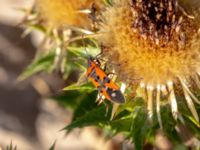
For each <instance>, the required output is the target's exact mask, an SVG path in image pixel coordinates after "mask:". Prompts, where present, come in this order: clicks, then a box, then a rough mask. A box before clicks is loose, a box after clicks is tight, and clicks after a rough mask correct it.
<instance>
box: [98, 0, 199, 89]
mask: <svg viewBox="0 0 200 150" xmlns="http://www.w3.org/2000/svg"><path fill="white" fill-rule="evenodd" d="M131 2H132V3H130V1H129V0H114V4H113V6H111V7H109V8H107V10H106V11H105V12H104V13H103V14H102V18H103V19H102V20H103V23H102V26H101V27H100V32H102V33H103V34H102V36H101V37H100V38H99V41H100V42H101V43H102V45H103V46H104V49H103V54H104V55H105V57H107V58H108V60H110V61H111V62H112V64H114V69H115V70H116V72H117V74H118V75H119V77H120V79H121V80H123V81H127V79H128V80H129V81H133V80H134V79H142V81H143V82H144V83H146V84H151V85H155V86H156V84H166V83H167V81H169V80H170V81H176V79H177V78H178V77H184V78H185V77H190V76H192V75H193V74H195V73H196V72H197V71H198V70H199V66H200V39H199V35H198V34H199V33H198V29H199V24H198V21H197V19H191V18H189V17H188V16H186V15H184V13H183V11H181V10H180V9H179V7H180V8H181V6H179V4H178V3H177V1H172V0H165V1H163V0H159V1H154V0H149V1H148V2H147V1H145V0H132V1H131Z"/></svg>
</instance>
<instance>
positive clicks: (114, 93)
mask: <svg viewBox="0 0 200 150" xmlns="http://www.w3.org/2000/svg"><path fill="white" fill-rule="evenodd" d="M106 91H107V93H108V95H109V96H110V99H111V100H112V101H113V102H116V103H120V104H122V103H125V98H124V95H123V94H122V92H121V91H120V90H113V89H111V88H107V89H106Z"/></svg>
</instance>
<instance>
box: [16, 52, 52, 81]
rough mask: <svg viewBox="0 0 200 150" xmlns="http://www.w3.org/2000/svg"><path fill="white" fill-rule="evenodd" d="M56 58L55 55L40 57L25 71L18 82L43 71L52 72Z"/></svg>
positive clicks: (49, 54)
mask: <svg viewBox="0 0 200 150" xmlns="http://www.w3.org/2000/svg"><path fill="white" fill-rule="evenodd" d="M54 57H55V54H54V53H48V54H47V55H43V56H41V57H39V58H38V59H37V60H35V61H34V62H33V63H32V64H30V65H29V66H28V67H27V68H26V69H25V71H24V72H23V73H22V74H21V75H20V76H19V78H18V80H19V81H21V80H25V79H26V78H28V77H30V76H31V75H33V74H35V73H38V72H41V71H48V72H49V71H51V69H52V64H53V61H54Z"/></svg>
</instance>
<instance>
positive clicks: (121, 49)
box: [21, 0, 200, 150]
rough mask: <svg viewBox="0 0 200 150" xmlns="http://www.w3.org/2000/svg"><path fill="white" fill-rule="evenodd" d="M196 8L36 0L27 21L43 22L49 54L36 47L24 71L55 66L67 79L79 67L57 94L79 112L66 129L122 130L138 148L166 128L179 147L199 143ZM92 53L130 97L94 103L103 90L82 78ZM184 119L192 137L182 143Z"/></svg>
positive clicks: (191, 4)
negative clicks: (71, 81)
mask: <svg viewBox="0 0 200 150" xmlns="http://www.w3.org/2000/svg"><path fill="white" fill-rule="evenodd" d="M199 11H200V2H198V1H195V0H192V1H189V0H157V1H154V0H112V1H108V0H107V1H101V0H83V1H81V0H74V1H64V0H57V1H54V0H53V1H52V0H51V1H50V0H40V1H39V0H38V1H36V5H35V7H34V8H33V10H32V11H31V13H29V14H28V16H29V17H27V19H25V21H24V25H25V27H26V29H27V28H28V29H29V28H30V27H33V26H34V27H36V29H37V27H38V26H39V27H40V29H41V27H42V29H43V30H42V31H43V33H44V35H45V38H44V42H43V49H47V50H48V52H49V53H45V54H40V53H39V54H38V57H36V59H35V60H34V61H33V63H32V64H30V66H29V67H28V68H27V69H26V70H25V72H24V73H22V75H21V78H22V79H24V78H26V77H28V76H30V75H32V74H34V73H36V72H41V71H49V70H50V72H52V71H55V70H57V69H58V70H60V71H61V72H62V74H63V78H64V79H65V80H66V79H67V77H68V75H69V74H70V73H72V72H74V71H78V72H79V79H78V80H77V81H74V84H72V85H69V86H67V87H65V88H64V92H63V93H62V95H58V96H55V97H54V98H55V99H56V100H57V102H58V103H60V104H62V105H63V106H64V107H71V108H72V109H73V111H74V117H73V120H72V123H71V124H70V125H67V126H66V127H65V128H64V130H67V131H68V132H70V131H71V130H73V129H74V128H82V127H85V126H91V125H92V126H97V127H99V128H101V129H102V130H103V131H104V132H106V133H107V136H108V137H112V136H114V135H116V134H119V133H120V134H123V135H124V138H125V139H127V140H131V141H132V142H133V144H134V147H135V149H138V150H139V149H143V146H144V145H145V144H146V143H151V144H152V145H155V137H156V133H157V131H159V130H161V131H162V132H163V134H164V136H166V137H168V138H169V139H170V141H171V142H172V144H173V147H174V149H176V148H177V149H178V147H180V146H182V147H184V148H185V149H187V146H188V147H191V148H192V149H198V148H200V147H199V146H200V143H199V138H200V132H199V128H200V124H199V112H200V105H199V104H200V99H199V97H200V92H199V90H200V38H199V36H200V35H199V34H200V25H199V22H200V17H199V15H200V12H199ZM31 15H34V16H35V17H34V19H32V18H31V17H30V16H31ZM29 18H31V19H29ZM30 24H31V26H30ZM47 39H48V40H47ZM38 51H41V49H39V50H38ZM50 52H51V53H50ZM88 55H91V56H93V57H96V58H97V59H98V58H99V61H100V67H102V68H106V70H105V71H106V72H107V74H109V73H110V72H112V74H113V76H109V78H111V80H113V81H114V82H115V83H117V84H118V85H119V86H122V88H121V89H122V92H124V93H123V94H124V96H125V97H126V102H125V104H121V105H118V104H115V103H112V102H110V101H106V100H104V101H103V102H104V103H105V105H103V104H102V105H97V103H96V102H95V101H96V99H97V97H98V96H97V95H99V94H100V93H98V91H97V90H96V89H95V88H94V86H93V85H91V84H90V83H88V82H85V81H83V79H84V77H85V76H86V75H85V72H86V70H87V59H88V57H89V56H88ZM74 60H76V61H74ZM38 66H40V67H38ZM52 66H53V68H52ZM38 68H39V69H38ZM107 108H108V109H107ZM180 126H184V127H185V128H186V129H187V130H188V131H189V132H191V134H192V135H193V137H194V139H195V140H194V142H193V143H192V144H190V145H187V144H185V143H187V142H186V141H183V139H182V135H181V134H180ZM125 141H126V140H125ZM184 142H185V143H184Z"/></svg>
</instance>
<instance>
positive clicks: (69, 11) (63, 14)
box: [36, 0, 102, 28]
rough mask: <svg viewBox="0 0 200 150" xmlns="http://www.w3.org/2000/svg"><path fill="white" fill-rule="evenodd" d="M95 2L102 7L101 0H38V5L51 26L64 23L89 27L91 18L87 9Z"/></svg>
mask: <svg viewBox="0 0 200 150" xmlns="http://www.w3.org/2000/svg"><path fill="white" fill-rule="evenodd" d="M93 3H95V4H96V5H97V6H99V7H100V5H101V4H102V3H101V0H36V7H37V9H38V11H39V12H40V15H41V17H42V18H43V19H44V20H45V21H46V22H47V23H49V25H50V26H53V27H60V26H63V25H69V26H77V27H85V28H88V27H89V23H90V20H89V18H88V15H87V13H83V12H81V11H87V10H89V9H90V8H91V5H92V4H93Z"/></svg>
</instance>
